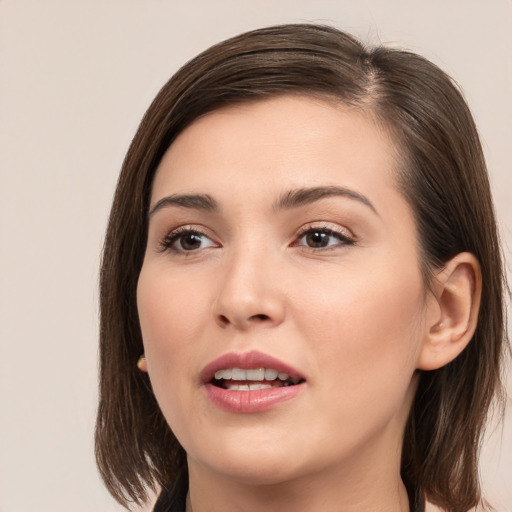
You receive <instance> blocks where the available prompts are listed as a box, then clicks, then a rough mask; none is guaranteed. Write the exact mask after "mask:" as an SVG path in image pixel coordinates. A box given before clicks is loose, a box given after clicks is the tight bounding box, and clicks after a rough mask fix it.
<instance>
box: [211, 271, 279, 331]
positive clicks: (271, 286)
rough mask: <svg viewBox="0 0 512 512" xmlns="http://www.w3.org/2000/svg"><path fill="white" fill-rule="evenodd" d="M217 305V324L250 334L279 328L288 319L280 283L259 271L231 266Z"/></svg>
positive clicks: (221, 286) (217, 299) (215, 308)
mask: <svg viewBox="0 0 512 512" xmlns="http://www.w3.org/2000/svg"><path fill="white" fill-rule="evenodd" d="M223 277H224V279H223V280H222V282H221V283H220V285H219V292H218V295H217V298H216V300H215V301H214V308H213V309H214V311H213V314H214V316H215V319H216V321H217V323H218V324H219V325H220V326H221V327H223V328H226V327H228V326H232V327H234V328H236V329H239V330H246V329H249V328H253V327H256V326H261V327H271V326H276V325H279V324H280V323H281V322H282V321H283V319H284V313H285V305H284V301H283V296H282V294H281V293H280V292H279V286H278V282H277V279H275V278H272V276H271V275H269V273H266V275H263V272H262V271H261V269H260V271H258V270H257V268H256V269H255V268H254V267H253V268H252V270H251V271H248V269H247V268H246V267H245V268H244V269H241V268H236V266H231V267H230V268H229V270H228V272H227V273H226V274H225V275H224V276H223Z"/></svg>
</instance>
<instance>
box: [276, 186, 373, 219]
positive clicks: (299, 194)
mask: <svg viewBox="0 0 512 512" xmlns="http://www.w3.org/2000/svg"><path fill="white" fill-rule="evenodd" d="M335 196H339V197H345V198H347V199H353V200H355V201H358V202H359V203H361V204H364V205H365V206H367V207H368V208H370V210H372V211H373V212H374V213H375V214H376V215H379V212H378V211H377V209H376V208H375V206H373V204H372V203H371V201H370V200H369V199H368V198H367V197H366V196H364V195H363V194H361V193H359V192H356V191H355V190H351V189H349V188H345V187H335V186H329V187H311V188H299V189H296V190H290V191H288V192H285V193H284V194H283V195H282V196H281V197H280V198H279V199H278V200H277V201H276V202H275V203H274V205H273V208H274V210H275V211H279V210H288V209H292V208H298V207H299V206H304V205H307V204H311V203H314V202H315V201H319V200H320V199H324V198H326V197H335Z"/></svg>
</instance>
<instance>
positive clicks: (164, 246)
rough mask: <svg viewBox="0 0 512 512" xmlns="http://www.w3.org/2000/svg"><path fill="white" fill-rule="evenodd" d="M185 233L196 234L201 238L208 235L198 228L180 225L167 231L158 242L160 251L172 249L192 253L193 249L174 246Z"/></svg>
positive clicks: (175, 251)
mask: <svg viewBox="0 0 512 512" xmlns="http://www.w3.org/2000/svg"><path fill="white" fill-rule="evenodd" d="M186 235H189V236H190V235H196V236H198V237H200V238H201V239H204V238H207V239H209V237H208V236H207V235H206V234H205V233H203V232H202V231H200V230H199V229H196V228H193V227H191V226H182V227H180V228H177V229H174V230H173V231H171V232H170V233H168V234H167V235H166V236H165V238H164V239H163V240H162V241H161V242H160V250H161V252H165V251H172V252H174V253H177V254H187V253H193V252H195V250H193V249H191V250H186V249H182V248H181V249H180V248H177V247H174V244H175V243H176V242H177V241H179V240H180V238H184V237H185V236H186Z"/></svg>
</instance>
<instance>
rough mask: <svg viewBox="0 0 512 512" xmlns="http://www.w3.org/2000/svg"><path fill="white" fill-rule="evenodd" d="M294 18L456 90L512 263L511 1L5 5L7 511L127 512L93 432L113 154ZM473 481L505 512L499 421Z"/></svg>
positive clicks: (2, 468)
mask: <svg viewBox="0 0 512 512" xmlns="http://www.w3.org/2000/svg"><path fill="white" fill-rule="evenodd" d="M298 21H320V22H326V23H330V24H334V25H336V26H338V27H339V28H343V29H347V30H349V31H350V32H352V33H354V34H356V35H359V36H361V37H362V38H363V39H366V40H368V41H376V40H381V41H383V42H387V43H392V44H394V45H398V46H405V47H408V48H410V49H412V50H414V51H417V52H419V53H421V54H423V55H425V56H426V57H428V58H430V59H432V60H433V61H435V62H436V63H438V64H440V65H441V66H442V67H443V68H444V69H445V70H447V71H448V72H449V73H451V74H452V76H453V77H454V78H455V79H456V80H457V81H458V82H459V83H460V84H462V86H463V89H464V91H465V94H466V96H467V98H468V101H469V103H470V106H471V107H472V110H473V112H474V115H475V117H476V121H477V124H478V126H479V127H480V131H481V134H482V138H483V141H484V145H485V150H486V154H487V158H488V163H489V168H490V171H491V175H492V182H493V188H494V193H495V198H496V204H497V209H498V213H499V216H500V219H501V222H502V228H503V235H504V238H505V240H506V243H507V246H508V247H509V249H507V257H508V259H509V262H511V261H512V257H511V251H510V247H512V168H511V164H512V157H511V145H512V138H511V136H512V97H511V96H512V95H511V92H512V87H511V86H512V29H511V27H512V2H511V1H510V0H486V1H484V0H473V1H471V0H460V1H455V0H448V1H447V0H442V1H440V0H438V1H432V0H431V1H429V2H427V1H419V0H417V1H414V0H410V1H399V0H380V1H379V0H374V1H343V0H338V1H327V0H316V1H313V0H310V1H298V0H295V1H292V0H289V1H288V0H287V1H285V0H283V1H265V0H264V1H245V2H244V1H240V0H239V1H234V0H233V1H227V0H221V1H219V0H216V1H190V0H189V1H183V2H182V1H171V0H150V1H149V0H145V1H144V0H139V1H130V0H122V1H121V0H118V1H114V0H110V1H104V0H103V1H101V0H84V1H76V0H62V1H55V0H47V1H45V0H33V1H23V0H11V1H8V0H0V173H1V174H0V176H1V186H0V223H1V226H0V229H1V232H0V243H1V252H0V254H1V265H0V316H1V321H0V344H1V352H0V354H1V368H0V512H36V511H37V512H45V511H48V512H60V511H62V512H64V511H66V512H68V511H72V512H98V511H99V512H101V511H119V510H120V507H119V506H117V505H116V504H115V503H114V502H113V500H112V499H111V498H110V497H109V496H108V495H107V493H106V492H105V491H104V490H103V488H102V485H101V482H100V480H99V478H98V476H97V473H96V469H95V465H94V458H93V441H92V436H93V426H94V415H95V407H96V379H97V363H96V359H97V305H96V303H97V272H98V262H99V253H100V249H101V245H102V237H103V232H104V229H105V225H106V219H107V215H108V211H109V206H110V200H111V197H112V192H113V190H114V185H115V182H116V178H117V173H118V170H119V168H120V165H121V162H122V159H123V156H124V153H125V152H126V150H127V148H128V144H129V142H130V140H131V137H132V136H133V134H134V132H135V129H136V127H137V124H138V122H139V120H140V118H141V116H142V114H143V112H144V111H145V109H146V108H147V106H148V104H149V102H150V100H151V99H152V98H153V96H154V95H155V94H156V92H157V90H158V89H159V88H160V86H161V85H163V83H164V82H165V81H166V80H167V78H168V77H169V76H170V75H171V74H172V73H173V72H174V71H175V70H176V69H177V68H178V66H180V65H181V64H183V63H184V62H185V61H186V60H188V59H189V58H191V57H192V56H194V55H195V54H196V53H197V52H199V51H201V50H202V49H204V48H206V47H207V46H209V45H210V44H212V43H215V42H217V41H219V40H221V39H223V38H225V37H228V36H231V35H234V34H236V33H240V32H242V31H245V30H248V29H251V28H256V27H259V26H263V25H268V24H274V23H283V22H298ZM509 266H510V263H509ZM511 414H512V413H510V412H509V416H510V415H511ZM482 473H483V478H484V482H485V489H486V491H487V493H488V495H489V497H490V498H491V499H492V500H494V503H495V504H496V508H497V510H498V511H499V512H506V511H508V512H510V511H512V423H511V421H510V418H509V420H508V423H506V424H505V427H503V428H501V429H500V430H498V431H497V432H496V433H495V434H494V435H493V436H492V437H491V439H490V441H488V442H487V443H486V446H485V452H484V459H483V465H482Z"/></svg>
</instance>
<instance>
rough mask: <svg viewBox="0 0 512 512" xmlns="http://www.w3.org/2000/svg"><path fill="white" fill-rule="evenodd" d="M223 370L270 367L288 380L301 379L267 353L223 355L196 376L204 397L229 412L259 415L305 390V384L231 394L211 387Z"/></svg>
mask: <svg viewBox="0 0 512 512" xmlns="http://www.w3.org/2000/svg"><path fill="white" fill-rule="evenodd" d="M225 368H241V369H244V370H247V369H250V368H273V369H275V370H277V371H278V372H282V373H287V374H288V375H289V376H290V377H293V378H300V379H305V377H304V375H302V374H301V373H300V372H299V371H298V370H296V369H295V368H293V367H291V366H290V365H288V364H286V363H283V362H282V361H280V360H279V359H276V358H274V357H272V356H269V355H267V354H263V353H261V352H257V351H252V352H244V353H238V354H237V353H229V354H225V355H223V356H221V357H219V358H217V359H215V360H214V361H212V362H211V363H209V364H208V365H206V366H205V368H204V369H203V370H202V371H201V373H200V378H201V382H202V383H203V385H204V387H205V389H206V393H207V395H208V398H209V399H210V400H211V401H212V402H213V404H215V405H216V406H218V407H220V408H221V409H224V410H226V411H229V412H238V413H255V412H263V411H266V410H268V409H271V408H272V407H274V406H276V405H277V404H279V403H282V402H285V401H288V400H291V399H292V398H294V397H295V396H297V395H298V394H299V393H300V392H301V391H302V390H303V389H304V388H305V387H306V382H302V383H300V384H296V385H294V386H286V387H279V388H269V389H258V390H253V391H235V390H229V389H224V388H219V387H217V386H214V385H213V384H212V383H211V381H212V380H213V378H214V376H215V372H216V371H218V370H222V369H225Z"/></svg>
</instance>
